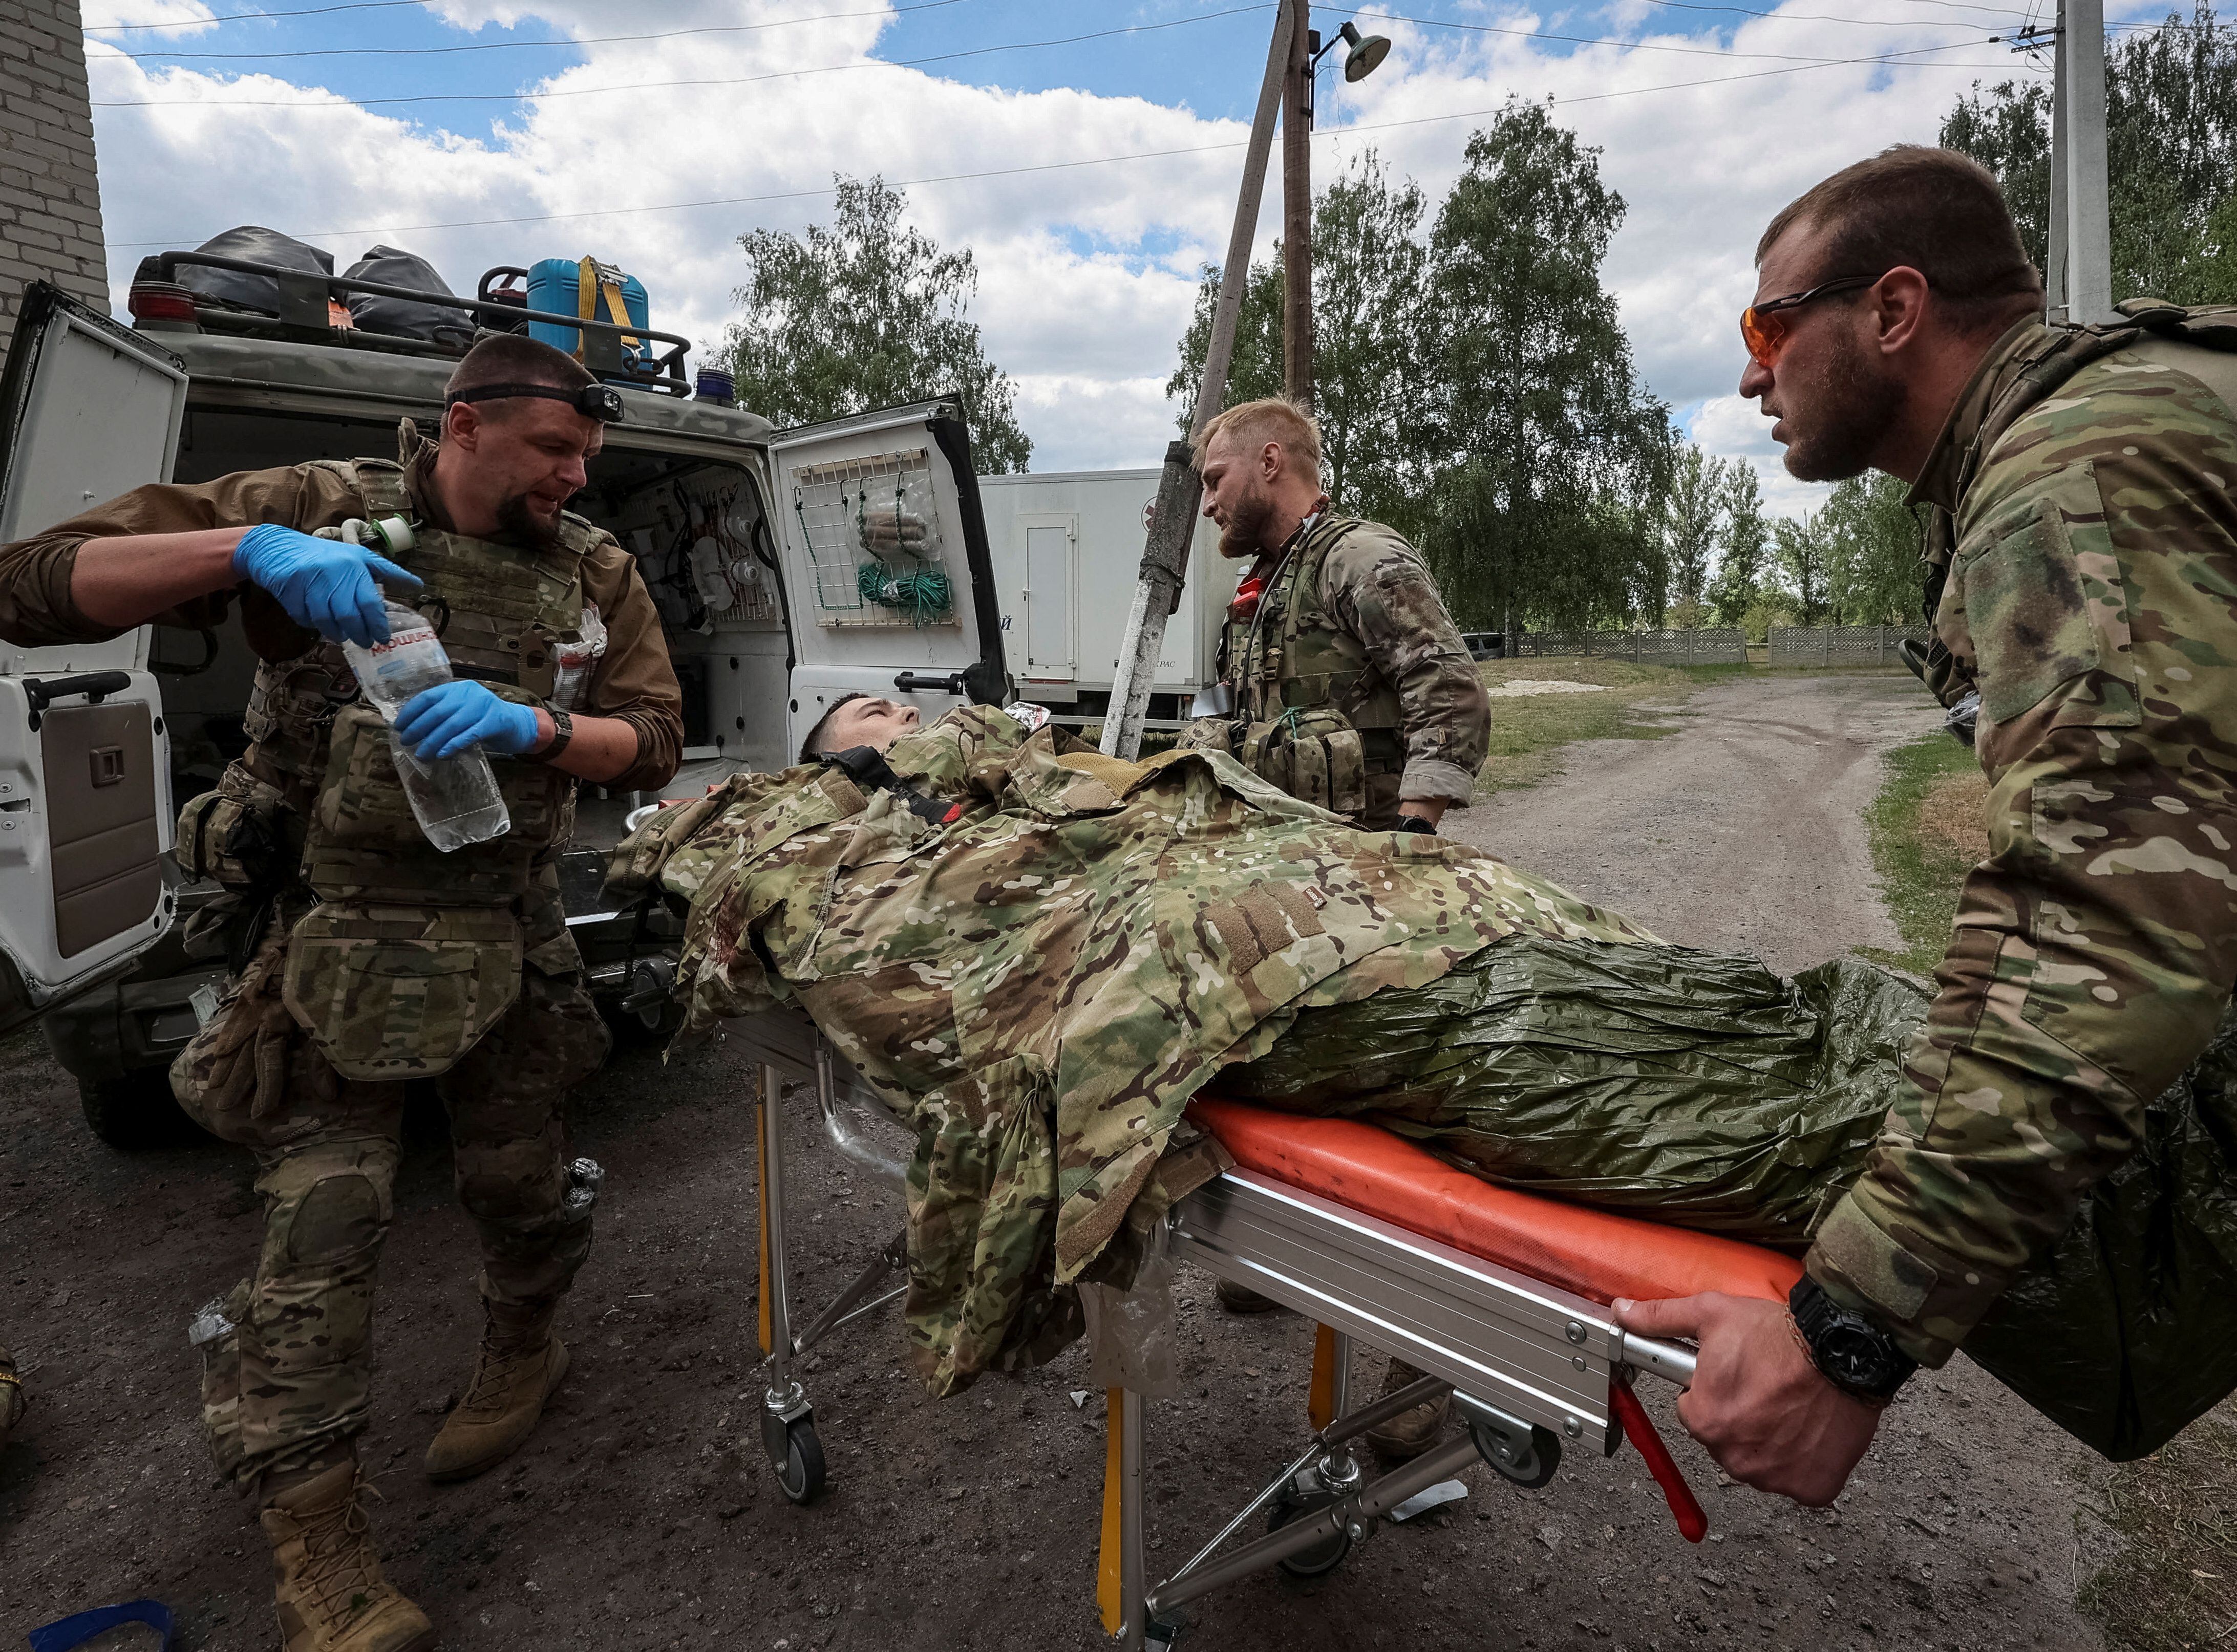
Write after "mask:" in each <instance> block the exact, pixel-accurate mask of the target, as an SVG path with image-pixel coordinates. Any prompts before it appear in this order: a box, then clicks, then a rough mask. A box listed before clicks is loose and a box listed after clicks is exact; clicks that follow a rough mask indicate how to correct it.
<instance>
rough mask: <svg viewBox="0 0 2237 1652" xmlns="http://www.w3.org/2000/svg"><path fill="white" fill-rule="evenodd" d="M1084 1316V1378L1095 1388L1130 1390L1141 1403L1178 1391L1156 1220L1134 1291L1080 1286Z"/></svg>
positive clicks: (1168, 1262)
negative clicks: (1085, 1371)
mask: <svg viewBox="0 0 2237 1652" xmlns="http://www.w3.org/2000/svg"><path fill="white" fill-rule="evenodd" d="M1079 1302H1080V1306H1081V1307H1082V1308H1083V1309H1084V1310H1085V1311H1086V1316H1087V1350H1088V1353H1087V1379H1088V1381H1089V1382H1090V1383H1092V1385H1094V1386H1096V1387H1098V1388H1131V1389H1132V1390H1133V1391H1134V1392H1136V1393H1138V1394H1140V1395H1141V1396H1142V1397H1143V1398H1144V1399H1172V1398H1174V1397H1175V1396H1176V1395H1178V1393H1179V1392H1180V1391H1181V1383H1180V1361H1179V1359H1178V1357H1177V1356H1176V1353H1175V1351H1174V1347H1173V1259H1172V1257H1171V1254H1169V1251H1168V1249H1167V1246H1166V1241H1165V1224H1164V1223H1162V1222H1160V1223H1159V1224H1158V1226H1157V1227H1155V1228H1154V1229H1153V1230H1152V1231H1151V1234H1150V1238H1149V1241H1148V1243H1147V1244H1146V1245H1145V1247H1144V1249H1143V1253H1142V1264H1141V1266H1140V1267H1138V1268H1137V1269H1136V1270H1135V1274H1134V1288H1133V1289H1132V1290H1131V1291H1120V1290H1114V1289H1113V1288H1112V1287H1110V1286H1108V1285H1083V1286H1081V1287H1079Z"/></svg>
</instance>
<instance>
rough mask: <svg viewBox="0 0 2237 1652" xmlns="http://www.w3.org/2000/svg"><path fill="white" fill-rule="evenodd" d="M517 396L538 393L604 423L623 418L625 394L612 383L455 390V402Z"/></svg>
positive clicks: (504, 386)
mask: <svg viewBox="0 0 2237 1652" xmlns="http://www.w3.org/2000/svg"><path fill="white" fill-rule="evenodd" d="M516 396H534V397H537V398H539V399H541V400H544V401H550V402H564V403H566V404H567V405H568V406H570V407H571V408H573V409H574V410H575V411H577V412H578V413H580V414H581V415H582V416H583V417H584V418H595V419H596V420H597V421H598V423H599V424H601V425H617V424H619V423H620V422H621V417H622V393H621V392H619V391H618V390H616V389H615V388H614V387H613V386H612V385H584V386H583V387H582V388H581V389H579V390H562V389H560V388H559V387H558V385H476V386H474V388H473V389H472V390H461V391H454V392H452V395H451V400H452V401H454V402H499V401H509V400H511V398H514V397H516Z"/></svg>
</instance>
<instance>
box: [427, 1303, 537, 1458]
mask: <svg viewBox="0 0 2237 1652" xmlns="http://www.w3.org/2000/svg"><path fill="white" fill-rule="evenodd" d="M487 1306H488V1310H489V1325H488V1328H487V1329H485V1331H484V1332H483V1333H482V1346H481V1353H479V1354H478V1356H477V1357H476V1358H475V1360H474V1374H473V1378H472V1380H471V1381H470V1382H468V1383H467V1385H466V1394H465V1399H461V1400H460V1401H459V1403H458V1405H457V1407H456V1408H455V1409H454V1410H453V1411H452V1412H451V1414H450V1415H449V1416H448V1417H446V1418H444V1419H443V1426H442V1428H441V1429H440V1430H439V1431H438V1432H437V1433H436V1435H435V1438H434V1440H433V1442H432V1444H430V1445H428V1447H427V1478H429V1479H431V1480H470V1479H472V1478H473V1477H474V1476H475V1475H477V1474H480V1473H483V1472H485V1471H487V1470H490V1469H493V1468H495V1467H496V1466H497V1465H498V1464H500V1463H502V1462H504V1461H505V1458H508V1457H511V1455H512V1454H513V1453H514V1452H515V1451H518V1450H519V1449H520V1447H521V1445H522V1444H523V1443H524V1442H525V1441H526V1439H527V1438H528V1437H529V1435H530V1434H531V1433H532V1432H534V1431H535V1428H536V1419H537V1418H539V1417H541V1416H543V1415H544V1401H545V1400H546V1399H550V1398H551V1392H552V1390H553V1389H555V1388H557V1387H558V1385H559V1380H560V1379H561V1378H563V1377H564V1376H565V1375H566V1374H567V1364H568V1360H567V1347H566V1345H565V1344H564V1343H563V1342H561V1341H560V1340H559V1339H558V1337H555V1336H553V1335H552V1334H551V1321H552V1320H553V1319H554V1318H556V1317H557V1316H558V1304H557V1303H545V1304H544V1305H542V1306H538V1307H533V1308H519V1307H505V1306H499V1305H498V1304H497V1303H494V1302H492V1303H490V1304H488V1305H487Z"/></svg>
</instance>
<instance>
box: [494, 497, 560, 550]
mask: <svg viewBox="0 0 2237 1652" xmlns="http://www.w3.org/2000/svg"><path fill="white" fill-rule="evenodd" d="M497 525H498V530H500V531H501V532H503V533H504V534H505V536H506V537H507V538H509V539H511V540H512V541H513V542H514V543H517V544H518V545H519V546H520V547H521V549H522V550H551V547H552V546H554V545H556V544H558V543H559V518H558V515H557V513H555V514H554V515H553V516H552V517H551V521H549V522H545V521H544V520H543V519H541V518H540V517H538V516H537V515H536V514H535V513H534V512H533V511H531V510H529V508H528V496H527V495H526V494H525V493H516V494H514V495H512V496H511V497H510V498H507V499H505V500H503V501H501V502H500V503H498V508H497Z"/></svg>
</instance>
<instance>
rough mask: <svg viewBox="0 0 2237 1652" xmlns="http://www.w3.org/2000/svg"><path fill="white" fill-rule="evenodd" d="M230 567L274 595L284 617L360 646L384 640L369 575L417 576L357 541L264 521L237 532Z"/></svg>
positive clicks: (410, 579) (406, 579) (383, 620)
mask: <svg viewBox="0 0 2237 1652" xmlns="http://www.w3.org/2000/svg"><path fill="white" fill-rule="evenodd" d="M233 571H234V574H236V575H237V576H240V577H241V578H242V579H245V580H248V581H250V582H253V583H255V584H258V585H261V586H262V587H263V588H264V589H266V590H267V591H269V592H271V593H272V595H273V596H274V597H276V598H278V599H279V602H280V607H281V608H283V609H287V617H288V618H289V619H291V620H293V621H294V622H295V623H296V624H298V625H307V626H308V627H310V628H311V629H313V631H316V632H317V633H318V634H319V635H320V636H322V637H325V638H326V639H327V641H328V642H354V643H356V644H357V645H358V647H360V648H371V647H372V646H373V644H374V643H376V642H387V641H388V618H387V615H386V614H384V613H383V612H382V610H381V595H380V587H379V586H378V585H376V584H375V583H374V582H373V578H374V576H376V575H378V576H379V577H380V578H382V579H386V580H395V581H399V582H402V583H404V584H406V585H408V586H412V587H413V588H415V589H416V588H417V587H418V586H419V576H417V575H416V574H410V573H406V571H405V570H404V569H401V568H399V567H398V566H397V565H396V564H395V563H393V562H390V561H389V560H388V559H387V558H386V556H376V555H375V554H374V553H373V552H372V551H370V550H366V549H365V548H364V547H363V546H361V545H346V544H343V543H341V542H340V540H335V539H313V537H312V536H310V535H308V534H304V533H297V532H296V531H295V530H294V529H293V528H283V527H281V526H280V524H279V523H276V522H267V523H260V524H259V525H258V526H256V527H254V528H251V529H250V530H248V531H247V533H245V534H243V535H241V543H239V544H238V545H235V546H234V548H233Z"/></svg>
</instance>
